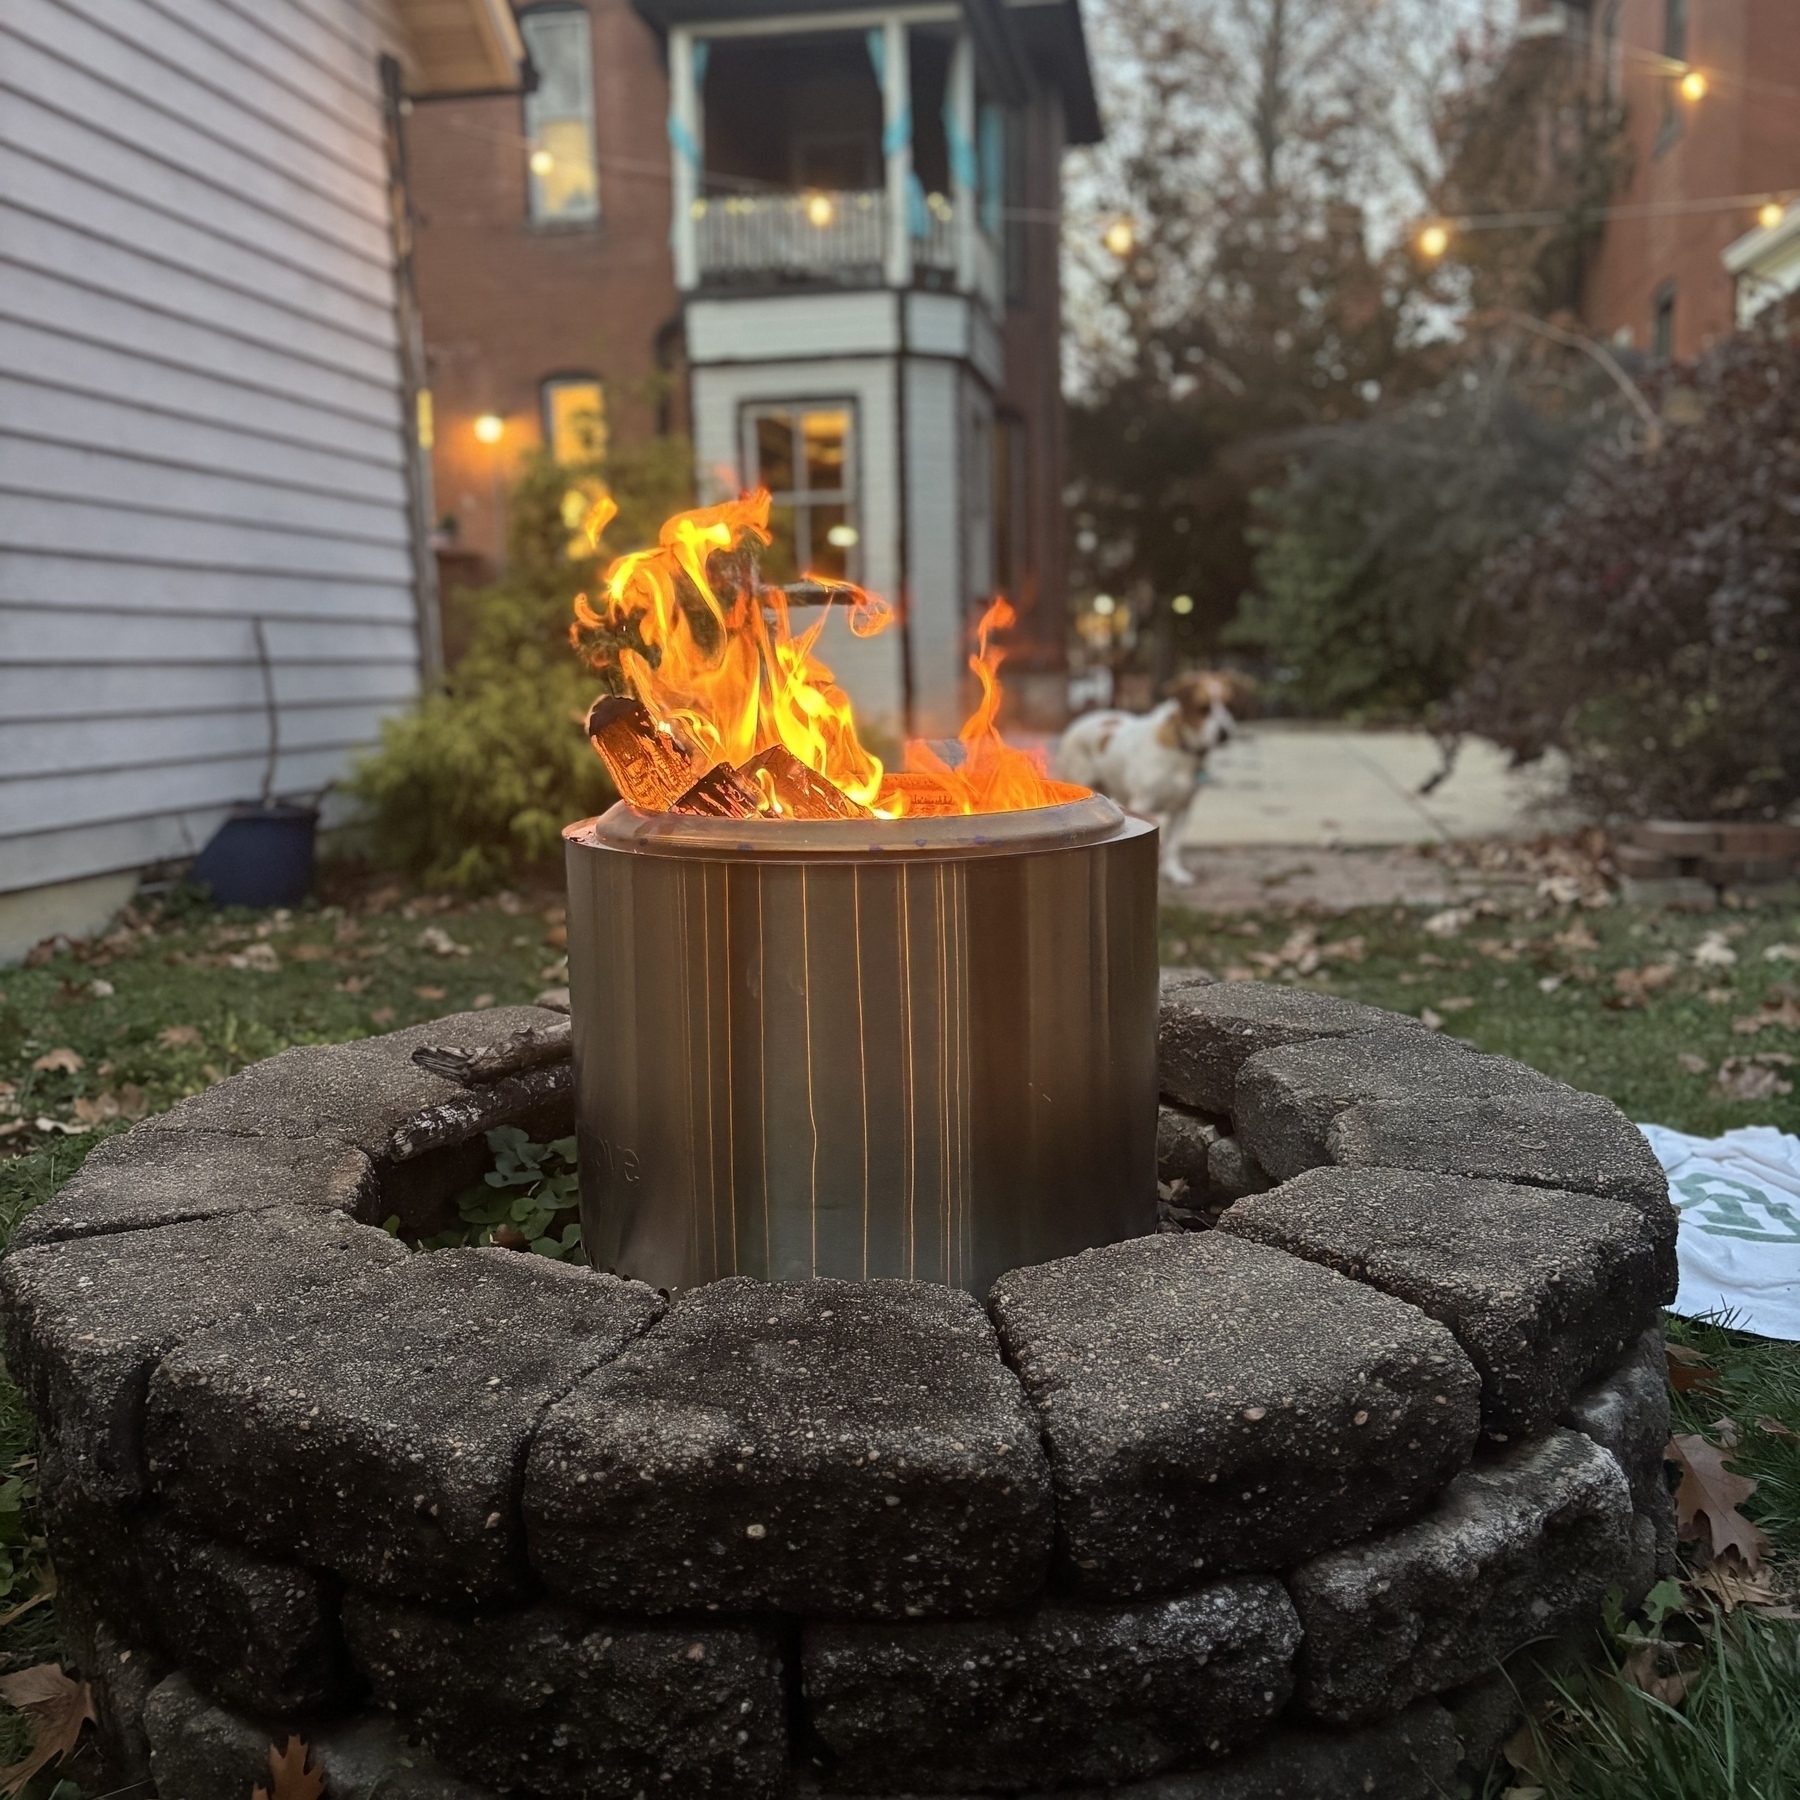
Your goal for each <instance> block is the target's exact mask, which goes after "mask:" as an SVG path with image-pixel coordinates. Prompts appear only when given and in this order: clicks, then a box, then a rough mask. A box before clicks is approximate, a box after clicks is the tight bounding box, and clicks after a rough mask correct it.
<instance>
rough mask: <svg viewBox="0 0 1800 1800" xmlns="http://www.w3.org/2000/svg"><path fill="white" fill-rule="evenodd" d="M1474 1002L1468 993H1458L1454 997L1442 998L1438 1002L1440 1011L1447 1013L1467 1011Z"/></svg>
mask: <svg viewBox="0 0 1800 1800" xmlns="http://www.w3.org/2000/svg"><path fill="white" fill-rule="evenodd" d="M1474 1004H1475V1002H1474V1001H1473V1000H1472V999H1470V998H1469V996H1468V995H1467V994H1458V995H1457V996H1456V997H1455V998H1454V999H1451V1000H1440V1001H1439V1002H1438V1003H1437V1009H1438V1011H1439V1012H1447V1013H1459V1012H1467V1011H1468V1010H1469V1008H1470V1007H1471V1006H1473V1005H1474Z"/></svg>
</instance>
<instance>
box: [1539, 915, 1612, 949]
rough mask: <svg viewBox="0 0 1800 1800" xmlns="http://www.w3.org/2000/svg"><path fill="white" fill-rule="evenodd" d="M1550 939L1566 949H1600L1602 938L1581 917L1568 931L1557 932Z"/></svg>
mask: <svg viewBox="0 0 1800 1800" xmlns="http://www.w3.org/2000/svg"><path fill="white" fill-rule="evenodd" d="M1550 941H1551V943H1553V944H1556V945H1559V946H1560V947H1561V948H1562V949H1564V950H1598V949H1599V948H1600V940H1599V939H1598V938H1597V937H1595V936H1594V934H1593V933H1592V932H1591V931H1589V930H1588V928H1587V927H1586V926H1585V925H1584V924H1582V922H1581V921H1580V920H1579V919H1577V920H1576V921H1575V923H1574V924H1573V925H1571V926H1570V927H1569V929H1568V930H1567V931H1559V932H1557V933H1556V935H1555V936H1554V937H1552V938H1551V940H1550Z"/></svg>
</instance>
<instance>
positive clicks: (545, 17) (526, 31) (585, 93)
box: [519, 6, 600, 225]
mask: <svg viewBox="0 0 1800 1800" xmlns="http://www.w3.org/2000/svg"><path fill="white" fill-rule="evenodd" d="M519 31H520V34H521V35H522V36H523V37H524V39H525V48H526V49H527V51H529V52H530V55H531V66H532V67H533V68H534V69H535V70H536V71H537V83H538V84H537V89H536V91H535V92H534V93H530V94H527V95H526V96H525V136H526V138H527V140H528V149H527V152H526V156H527V161H528V166H529V169H530V174H531V218H532V222H533V224H537V225H575V224H580V223H582V222H583V221H585V220H589V219H597V218H599V216H600V171H599V167H598V164H597V162H596V160H595V156H594V53H593V43H592V34H591V30H590V26H589V22H588V16H587V13H586V11H585V10H584V9H583V8H581V7H577V6H540V7H534V8H533V9H532V10H531V11H530V12H527V13H522V14H520V16H519Z"/></svg>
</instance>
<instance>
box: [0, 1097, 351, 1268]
mask: <svg viewBox="0 0 1800 1800" xmlns="http://www.w3.org/2000/svg"><path fill="white" fill-rule="evenodd" d="M374 1195H375V1182H374V1171H373V1168H372V1166H371V1164H370V1162H369V1159H368V1158H367V1157H366V1156H365V1155H363V1153H362V1152H361V1151H360V1150H352V1149H349V1148H347V1147H346V1146H345V1145H344V1144H342V1143H340V1142H339V1141H338V1140H337V1139H336V1138H331V1137H313V1138H277V1139H266V1138H265V1139H258V1138H233V1137H225V1136H223V1135H221V1134H219V1133H217V1132H192V1131H160V1130H149V1129H146V1128H145V1126H142V1125H139V1126H136V1127H134V1128H133V1129H132V1130H131V1131H128V1132H126V1133H125V1134H124V1135H123V1136H122V1137H115V1138H108V1139H107V1140H106V1141H105V1142H104V1143H102V1144H99V1145H97V1146H96V1147H95V1148H94V1150H93V1152H92V1154H90V1155H89V1157H88V1159H87V1160H86V1162H84V1163H83V1164H82V1165H81V1168H80V1170H79V1171H78V1172H77V1173H76V1175H75V1176H74V1178H73V1179H72V1180H71V1181H69V1182H68V1183H67V1184H66V1185H65V1186H64V1187H62V1188H61V1189H60V1190H58V1192H57V1193H55V1194H53V1195H52V1196H51V1197H50V1198H49V1199H48V1200H46V1201H45V1202H44V1204H43V1205H42V1206H40V1207H39V1208H38V1209H37V1210H36V1211H35V1212H33V1213H31V1214H30V1215H29V1216H27V1217H26V1218H25V1219H24V1220H22V1221H21V1222H20V1225H19V1228H18V1230H17V1231H16V1232H14V1233H13V1238H12V1248H13V1249H15V1250H22V1249H28V1248H30V1247H31V1246H32V1245H35V1244H49V1243H57V1242H60V1241H62V1240H65V1239H69V1238H84V1237H97V1236H102V1235H104V1234H106V1233H108V1232H116V1231H141V1230H143V1229H144V1228H145V1227H147V1226H151V1225H175V1224H181V1223H183V1222H185V1221H189V1220H205V1219H221V1218H224V1217H226V1216H228V1215H230V1214H233V1213H247V1212H259V1211H262V1210H264V1209H265V1208H269V1207H297V1208H300V1209H302V1210H306V1211H314V1212H341V1213H347V1214H350V1215H352V1216H355V1215H357V1214H359V1213H362V1214H363V1216H365V1217H366V1216H367V1215H366V1211H365V1209H366V1208H372V1206H373V1204H374Z"/></svg>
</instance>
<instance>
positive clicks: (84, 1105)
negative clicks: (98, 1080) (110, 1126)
mask: <svg viewBox="0 0 1800 1800" xmlns="http://www.w3.org/2000/svg"><path fill="white" fill-rule="evenodd" d="M73 1111H74V1114H75V1117H76V1118H78V1119H79V1120H80V1121H81V1122H82V1124H83V1125H87V1126H95V1125H104V1124H106V1123H107V1122H108V1121H109V1120H111V1119H116V1118H117V1117H118V1116H119V1097H118V1095H117V1094H95V1095H94V1096H93V1097H92V1098H91V1099H90V1098H89V1097H88V1096H87V1095H86V1094H83V1095H81V1096H80V1097H79V1098H78V1099H77V1100H76V1101H75V1104H74V1108H73Z"/></svg>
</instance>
